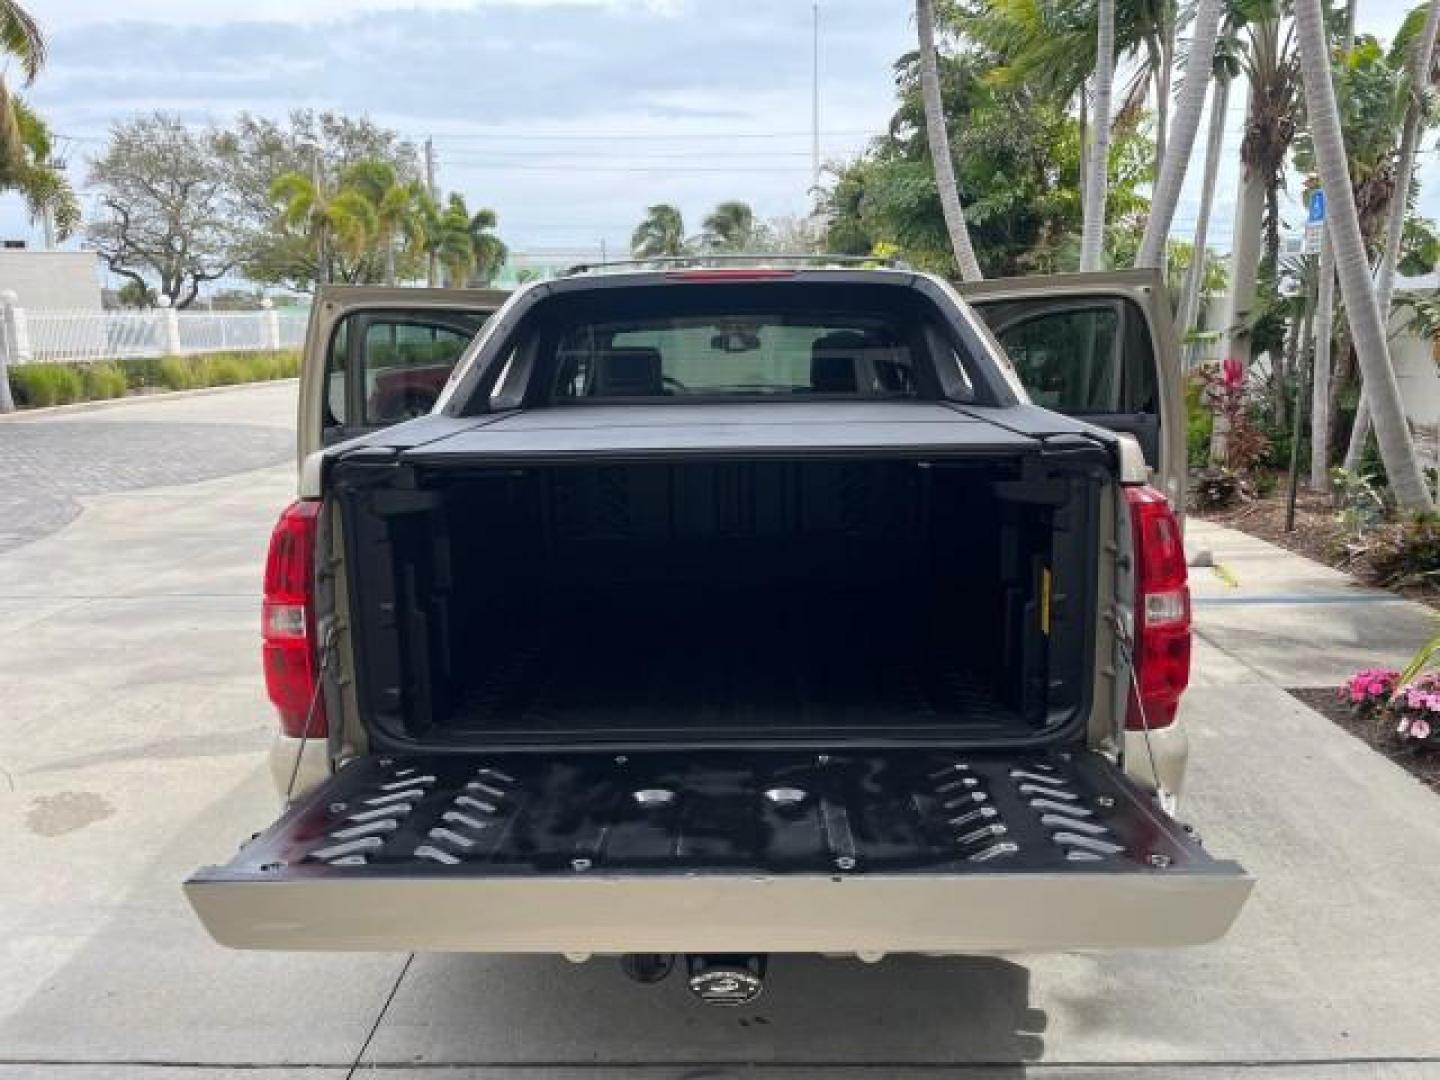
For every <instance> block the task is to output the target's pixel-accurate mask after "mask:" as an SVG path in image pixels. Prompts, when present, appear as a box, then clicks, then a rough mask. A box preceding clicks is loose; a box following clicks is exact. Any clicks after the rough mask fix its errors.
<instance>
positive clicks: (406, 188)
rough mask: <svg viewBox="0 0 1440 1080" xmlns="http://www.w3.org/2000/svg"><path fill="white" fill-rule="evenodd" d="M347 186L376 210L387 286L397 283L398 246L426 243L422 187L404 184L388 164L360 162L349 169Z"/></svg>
mask: <svg viewBox="0 0 1440 1080" xmlns="http://www.w3.org/2000/svg"><path fill="white" fill-rule="evenodd" d="M342 184H343V186H344V187H347V188H352V189H354V190H355V191H358V192H359V193H360V194H361V195H363V196H365V198H366V199H367V200H368V201H369V203H370V206H371V207H372V208H373V209H374V211H375V242H376V244H378V245H379V246H380V249H381V254H382V256H383V258H384V261H385V284H386V285H394V284H395V252H396V247H397V246H399V247H402V248H404V249H405V250H407V251H414V250H416V249H417V248H418V247H419V246H420V244H421V243H422V241H423V231H422V226H421V221H420V213H419V198H420V192H421V190H422V189H421V187H420V184H419V183H418V182H417V181H414V180H411V181H402V180H401V179H400V178H399V177H398V176H397V175H396V172H395V166H393V165H391V164H390V163H389V162H388V161H380V160H375V159H371V160H366V161H357V162H356V163H355V164H353V165H351V166H350V167H349V168H348V169H346V170H345V173H344V176H343V178H342Z"/></svg>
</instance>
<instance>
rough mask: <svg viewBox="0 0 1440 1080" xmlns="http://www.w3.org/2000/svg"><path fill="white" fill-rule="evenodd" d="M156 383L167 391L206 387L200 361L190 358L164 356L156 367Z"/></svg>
mask: <svg viewBox="0 0 1440 1080" xmlns="http://www.w3.org/2000/svg"><path fill="white" fill-rule="evenodd" d="M155 382H156V383H157V384H158V385H160V386H163V387H165V389H167V390H191V389H193V388H195V387H197V386H204V385H205V383H204V382H203V379H202V373H201V369H200V366H199V363H198V361H196V360H194V359H192V358H190V357H188V356H163V357H161V358H160V362H159V363H158V364H156V365H155Z"/></svg>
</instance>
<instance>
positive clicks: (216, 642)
mask: <svg viewBox="0 0 1440 1080" xmlns="http://www.w3.org/2000/svg"><path fill="white" fill-rule="evenodd" d="M293 411H294V390H293V386H290V385H272V386H265V387H261V388H256V389H244V390H235V391H230V392H226V393H222V394H213V395H202V396H196V397H188V398H183V399H178V400H170V401H149V402H144V403H139V404H127V405H124V406H120V407H118V408H115V409H109V410H104V411H96V412H83V413H71V414H64V415H59V416H52V417H47V418H28V419H22V420H18V421H17V420H7V421H0V476H4V477H6V479H5V480H4V481H3V483H4V484H6V485H7V487H6V489H5V491H6V495H7V496H8V498H9V499H10V500H11V503H12V504H13V503H14V501H15V487H14V481H13V478H14V476H15V475H16V472H15V471H14V469H13V468H12V464H11V463H10V462H11V456H13V457H14V458H17V459H18V457H19V455H21V454H23V453H27V452H28V449H27V448H33V447H34V446H36V445H39V444H41V443H42V441H43V444H44V445H46V446H49V447H52V448H55V447H59V448H61V449H58V450H54V453H53V464H52V466H49V467H53V468H55V469H59V470H73V469H74V468H77V467H78V468H85V467H86V463H85V461H84V460H83V458H84V457H85V455H84V454H83V453H79V452H78V451H76V449H75V448H76V446H77V445H78V444H79V443H80V442H82V441H83V442H85V444H86V445H93V444H94V442H95V440H97V439H99V440H101V441H103V442H104V444H105V445H106V446H107V447H109V448H110V453H111V454H112V455H113V456H114V459H115V461H116V462H117V463H118V465H117V467H116V468H115V469H114V471H113V472H114V474H113V475H112V476H110V478H109V479H106V477H105V476H103V475H97V476H93V477H90V478H89V479H86V480H85V481H84V483H83V484H82V483H79V482H78V481H77V480H76V478H75V477H73V476H69V477H68V478H67V483H68V484H69V485H70V486H68V487H67V488H66V493H67V498H71V499H73V500H74V501H75V503H76V506H77V510H78V511H81V512H79V513H78V516H74V515H71V518H70V519H69V520H68V523H66V522H65V521H59V522H58V523H57V521H56V520H55V518H54V516H53V515H51V516H47V517H45V519H44V521H42V522H40V524H38V525H31V526H28V529H29V532H28V533H27V535H26V536H25V537H24V538H22V539H21V540H20V541H18V542H16V543H14V544H13V545H12V546H11V548H10V550H9V551H7V552H5V553H3V554H0V768H3V770H4V771H3V774H0V856H3V860H0V865H3V867H4V871H3V873H0V1080H11V1078H19V1077H39V1078H42V1080H60V1078H64V1080H72V1078H73V1080H79V1078H85V1080H90V1078H97V1077H118V1078H121V1080H140V1078H145V1080H151V1078H155V1077H177V1076H187V1077H188V1076H201V1077H230V1076H235V1077H242V1076H243V1077H251V1076H255V1075H257V1071H256V1070H261V1071H260V1072H259V1073H258V1075H263V1076H266V1077H275V1078H287V1080H288V1078H290V1077H330V1076H337V1077H343V1076H347V1075H351V1074H352V1073H354V1074H356V1075H363V1076H368V1075H377V1076H383V1077H387V1078H399V1077H405V1078H412V1077H432V1076H438V1077H452V1076H453V1077H461V1076H464V1077H485V1078H492V1077H494V1078H499V1077H507V1078H510V1077H526V1078H541V1077H544V1078H558V1077H570V1076H580V1075H584V1076H588V1077H595V1078H600V1077H606V1078H612V1077H613V1078H618V1077H633V1076H641V1077H689V1078H695V1080H698V1078H701V1077H704V1078H707V1080H710V1078H722V1077H731V1076H734V1077H740V1076H745V1077H749V1076H770V1075H774V1076H785V1077H793V1078H802V1077H804V1078H808V1077H817V1078H818V1077H837V1076H848V1075H852V1074H853V1075H857V1076H858V1075H865V1076H885V1077H903V1076H933V1075H944V1074H953V1075H957V1076H965V1077H985V1078H991V1077H1018V1076H1026V1075H1031V1074H1034V1075H1036V1076H1041V1077H1065V1078H1085V1080H1098V1078H1101V1077H1107V1078H1108V1077H1115V1076H1122V1077H1123V1076H1130V1075H1136V1076H1144V1077H1146V1078H1147V1080H1148V1078H1154V1077H1171V1076H1173V1077H1186V1078H1201V1077H1204V1078H1212V1077H1247V1078H1253V1077H1272V1076H1273V1077H1286V1078H1297V1080H1298V1078H1301V1077H1304V1078H1311V1077H1318V1078H1330V1077H1347V1078H1349V1077H1405V1078H1407V1080H1409V1078H1420V1077H1435V1076H1440V1020H1437V1019H1436V1014H1435V1002H1436V1001H1440V964H1437V963H1436V959H1437V957H1440V919H1437V918H1436V915H1435V910H1436V909H1435V904H1436V898H1437V897H1440V800H1437V798H1436V796H1435V795H1434V794H1432V793H1431V792H1428V791H1426V790H1424V789H1423V788H1422V787H1421V786H1420V785H1419V784H1418V783H1416V782H1415V781H1413V780H1412V779H1411V778H1410V777H1409V776H1408V775H1406V774H1405V773H1403V772H1402V771H1401V770H1399V769H1397V768H1396V767H1394V766H1392V765H1390V764H1389V763H1388V762H1386V761H1385V760H1383V759H1382V758H1380V757H1379V756H1377V755H1375V754H1374V753H1372V752H1371V751H1370V750H1369V749H1368V748H1366V747H1365V746H1363V745H1362V744H1360V743H1359V742H1357V741H1355V740H1354V739H1352V738H1351V737H1350V736H1348V735H1347V734H1345V733H1344V732H1343V731H1340V730H1339V729H1337V728H1335V727H1334V726H1333V725H1331V724H1330V723H1329V722H1328V721H1326V720H1324V719H1323V718H1322V717H1320V716H1318V715H1316V714H1315V713H1313V712H1311V711H1309V710H1308V709H1306V708H1304V707H1303V706H1301V705H1300V704H1298V703H1297V702H1296V701H1295V700H1294V699H1293V698H1292V697H1290V696H1289V695H1288V694H1287V693H1286V692H1285V690H1284V687H1287V686H1316V685H1324V684H1327V683H1331V682H1334V681H1336V680H1338V679H1339V678H1340V677H1342V676H1343V675H1344V674H1346V673H1348V671H1349V670H1350V668H1351V667H1353V666H1354V665H1356V664H1358V663H1360V662H1370V661H1372V660H1379V659H1397V658H1399V657H1401V656H1403V655H1404V654H1405V653H1407V652H1408V651H1409V650H1410V648H1411V647H1412V645H1413V643H1414V641H1415V640H1416V639H1417V638H1418V637H1419V636H1420V635H1422V634H1424V633H1427V632H1428V631H1429V625H1430V624H1429V619H1428V615H1427V614H1426V612H1425V611H1424V610H1423V609H1419V608H1416V607H1415V606H1413V605H1409V604H1404V603H1396V602H1394V601H1392V600H1390V599H1389V598H1388V597H1386V596H1384V595H1383V594H1373V593H1368V592H1366V591H1365V590H1360V589H1357V588H1356V587H1355V586H1353V585H1352V584H1351V583H1349V582H1348V580H1347V579H1345V578H1344V577H1343V576H1342V575H1338V574H1334V573H1332V572H1330V571H1327V570H1325V569H1323V568H1320V567H1317V566H1315V565H1314V564H1311V563H1307V562H1305V561H1304V560H1301V559H1298V558H1295V557H1293V556H1289V555H1286V554H1284V553H1281V552H1278V551H1277V549H1274V548H1272V547H1269V546H1268V545H1264V544H1261V543H1259V542H1258V541H1254V540H1250V539H1248V538H1246V537H1243V536H1240V535H1239V534H1236V533H1232V532H1227V531H1224V530H1219V529H1215V528H1212V527H1207V526H1204V525H1203V524H1196V525H1195V527H1194V529H1193V532H1192V542H1197V543H1202V544H1204V545H1208V546H1210V547H1211V548H1213V549H1214V551H1215V554H1216V557H1217V559H1218V560H1219V561H1220V562H1221V563H1223V564H1225V566H1226V568H1227V571H1228V572H1227V574H1226V575H1225V576H1224V577H1222V576H1220V575H1216V574H1214V573H1211V572H1210V571H1198V572H1197V575H1198V576H1197V581H1196V593H1197V613H1198V617H1199V622H1200V632H1201V638H1202V640H1201V642H1200V645H1199V650H1198V664H1197V670H1196V687H1195V689H1194V690H1193V691H1192V692H1191V693H1190V695H1189V697H1188V699H1187V720H1188V723H1189V725H1190V729H1191V736H1192V740H1193V745H1194V754H1193V764H1192V769H1191V774H1190V791H1189V793H1188V796H1187V799H1186V805H1185V816H1186V817H1188V818H1189V819H1190V820H1191V821H1193V822H1194V823H1195V824H1196V826H1197V827H1198V828H1199V830H1200V831H1201V833H1202V834H1204V836H1205V838H1206V840H1207V842H1208V844H1209V846H1210V848H1211V849H1212V850H1214V851H1215V852H1217V853H1220V854H1223V855H1225V856H1229V857H1234V858H1237V859H1239V860H1240V861H1241V862H1243V863H1244V864H1245V865H1246V866H1247V867H1248V868H1249V869H1250V870H1251V871H1252V872H1254V873H1255V874H1256V875H1257V876H1258V878H1259V881H1260V884H1259V886H1258V888H1257V890H1256V893H1255V896H1254V898H1253V899H1252V901H1251V903H1250V905H1249V906H1248V908H1247V909H1246V911H1245V913H1244V914H1243V915H1242V917H1241V920H1240V923H1239V925H1238V926H1237V927H1236V929H1235V930H1234V932H1233V933H1232V934H1231V935H1230V936H1229V937H1228V938H1227V939H1226V940H1225V941H1223V942H1221V943H1219V944H1218V945H1215V946H1212V947H1208V948H1204V949H1198V950H1193V951H1186V952H1170V953H1160V952H1157V953H1142V952H1130V953H1117V954H1109V955H1084V954H1068V955H1058V956H1015V957H1009V958H1006V959H955V960H939V959H920V958H916V959H902V960H897V961H887V962H885V963H882V964H879V965H876V966H865V965H862V964H859V963H857V962H853V961H841V960H823V959H818V958H800V959H788V958H782V959H780V960H778V961H777V962H776V963H775V964H774V966H773V967H772V976H771V979H770V985H769V986H768V988H767V993H766V996H765V997H764V998H763V999H762V1002H761V1003H760V1004H759V1005H758V1006H757V1007H755V1008H753V1009H749V1010H743V1011H737V1012H729V1011H724V1010H717V1009H706V1008H704V1007H702V1006H700V1005H698V1004H696V1003H694V1002H692V1001H691V999H690V998H689V996H688V994H687V993H686V992H685V990H684V988H683V985H682V982H681V980H678V979H672V980H671V981H670V982H669V983H666V984H663V985H661V986H659V987H655V988H645V987H640V986H636V985H634V984H632V983H630V982H628V981H627V980H625V979H624V978H623V977H622V976H621V975H620V974H619V973H618V971H616V970H615V969H614V967H613V966H612V965H610V964H608V963H604V962H593V963H590V964H587V965H583V966H579V967H574V966H571V965H569V964H567V963H566V962H565V961H563V960H559V959H530V958H504V959H490V958H484V957H474V956H417V957H413V958H410V957H405V956H388V955H377V956H370V955H359V956H356V955H348V956H313V955H278V954H258V953H257V954H247V953H236V952H227V951H225V950H222V949H220V948H218V947H217V946H215V945H213V944H212V943H211V942H210V941H209V939H208V938H206V937H205V935H204V934H203V932H202V931H201V930H200V928H199V926H198V925H197V924H196V923H195V921H194V920H193V919H192V917H191V916H190V913H189V910H188V908H187V907H186V905H185V903H184V901H183V899H182V897H181V894H180V889H179V883H180V881H181V880H182V878H184V876H185V875H186V874H187V872H188V871H189V870H191V869H192V868H193V867H195V866H197V865H199V864H201V863H204V862H212V861H223V860H224V859H226V858H227V857H228V855H229V853H230V852H231V851H232V850H233V847H234V845H235V844H236V842H238V841H239V840H241V839H243V838H244V837H246V836H248V835H249V834H250V833H251V832H252V831H254V830H255V829H257V828H259V827H260V826H262V825H264V824H266V823H268V822H269V820H270V819H271V817H272V816H273V812H274V809H275V803H274V797H273V795H272V793H271V791H270V787H269V781H268V779H267V778H266V776H265V773H264V768H263V758H262V754H263V751H264V748H265V746H266V743H267V740H268V738H269V734H270V731H271V719H270V712H269V709H268V707H267V705H266V703H265V701H264V698H263V691H262V689H261V684H260V675H259V669H258V662H257V659H258V658H257V620H258V589H259V574H260V569H261V562H262V558H263V555H264V548H265V542H266V537H267V534H268V531H269V528H270V525H271V523H272V521H273V518H274V515H275V513H276V512H277V510H278V509H279V508H280V507H281V506H282V505H283V504H284V503H285V502H286V501H287V499H288V498H289V496H290V493H291V491H292V488H293V467H292V466H291V464H290V463H289V460H288V457H287V456H286V452H287V448H288V434H287V433H288V431H289V429H290V427H291V425H292V415H293ZM101 425H114V426H113V427H112V428H110V429H109V430H98V429H99V428H100V427H101ZM139 425H146V426H147V429H146V430H143V431H141V429H140V427H139ZM67 426H68V427H69V434H68V435H67V430H66V429H67ZM17 433H18V435H17ZM137 433H138V434H137ZM132 436H133V437H132ZM67 438H69V439H71V440H72V442H71V443H68V444H67V442H66V439H67ZM107 440H108V441H107ZM67 445H68V446H69V448H70V449H69V450H68V451H67V450H65V449H64V448H65V447H66V446H67ZM137 447H139V448H142V449H143V453H139V454H138V457H140V458H145V459H147V460H148V459H151V458H153V456H154V454H155V453H157V450H156V449H155V448H156V447H160V448H163V450H161V451H159V452H162V453H164V454H165V455H166V456H167V457H168V458H169V459H170V463H171V465H174V466H178V465H180V464H182V463H183V464H186V465H187V467H190V468H201V464H202V463H203V465H204V467H205V468H208V469H209V470H210V471H207V472H203V473H202V474H201V475H191V474H187V475H182V476H178V477H177V476H176V475H174V474H173V473H171V472H169V471H168V470H167V469H162V468H156V467H155V466H154V462H153V460H152V461H150V463H149V464H146V462H145V461H139V460H132V459H133V458H136V457H137V452H136V448H137ZM77 453H79V457H80V459H81V460H80V461H79V463H78V465H77V464H76V455H77ZM267 455H268V456H267ZM47 460H52V459H51V458H50V456H49V453H48V452H47V456H46V457H45V458H44V459H42V460H41V461H39V463H38V464H37V463H36V462H35V461H34V460H33V454H32V455H31V460H30V464H29V465H28V466H27V468H28V469H29V470H30V472H29V473H27V475H28V476H29V477H30V478H31V480H30V481H28V482H34V483H43V482H45V476H46V474H45V469H46V468H47V464H46V462H47ZM266 461H273V462H275V464H270V465H266V466H265V467H262V468H256V467H255V466H256V465H257V464H264V463H265V462H266ZM227 462H228V464H227ZM127 463H128V464H127ZM37 469H38V470H39V472H36V471H35V470H37ZM146 470H148V471H146ZM239 470H244V471H239ZM142 474H143V475H142ZM219 474H228V475H219ZM127 477H128V479H126V478H127ZM177 481H187V482H177ZM155 485H163V486H155ZM20 494H21V499H20V501H22V502H23V501H24V496H25V492H23V491H22V492H21V493H20ZM38 517H39V516H38V515H37V520H38ZM16 531H17V532H18V530H16ZM1227 579H1228V580H1227ZM1229 582H1236V583H1237V584H1231V583H1229Z"/></svg>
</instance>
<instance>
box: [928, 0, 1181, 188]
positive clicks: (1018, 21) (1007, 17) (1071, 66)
mask: <svg viewBox="0 0 1440 1080" xmlns="http://www.w3.org/2000/svg"><path fill="white" fill-rule="evenodd" d="M1176 6H1177V5H1176V4H1175V2H1174V0H1125V2H1124V3H1119V4H1116V5H1115V8H1114V15H1115V49H1114V55H1115V57H1116V59H1117V60H1118V61H1120V62H1122V65H1123V66H1126V67H1128V68H1129V69H1130V70H1131V72H1132V74H1131V77H1130V81H1129V82H1128V83H1127V84H1126V85H1125V87H1124V88H1123V89H1122V91H1121V94H1120V99H1121V100H1120V106H1119V108H1118V109H1114V110H1112V116H1111V121H1110V122H1111V128H1112V132H1113V129H1114V127H1115V125H1116V124H1117V123H1119V122H1120V119H1121V118H1122V117H1129V116H1133V115H1134V114H1136V113H1137V112H1138V111H1139V110H1140V109H1141V108H1143V107H1144V104H1145V101H1146V99H1147V97H1148V96H1149V94H1150V93H1151V92H1152V91H1153V92H1154V94H1155V98H1156V102H1157V114H1158V117H1157V119H1158V123H1157V125H1156V139H1155V158H1154V160H1155V174H1156V175H1157V176H1158V175H1159V173H1160V163H1161V161H1162V160H1163V158H1164V156H1165V142H1166V138H1165V137H1166V132H1167V130H1168V127H1169V124H1168V108H1169V101H1170V92H1169V67H1170V64H1169V57H1170V53H1171V52H1172V50H1173V36H1174V35H1173V30H1174V26H1175V23H1176V18H1175V9H1176ZM1099 17H1100V7H1099V6H1098V4H1097V3H1096V0H993V2H991V3H989V4H985V5H983V6H980V5H977V6H976V7H975V8H973V9H972V10H970V11H968V12H963V13H961V14H960V15H958V16H955V17H954V21H955V24H956V25H957V26H958V27H959V29H960V30H961V32H963V33H964V34H965V35H966V36H967V37H969V38H970V39H971V40H973V41H976V42H978V43H979V44H981V45H982V46H984V47H985V49H986V50H988V51H989V52H991V53H994V54H995V55H997V56H999V57H1000V58H1001V60H1002V63H1001V65H1000V67H998V68H996V69H995V70H994V72H993V73H992V74H991V76H990V77H991V78H992V79H993V80H994V81H995V82H996V83H998V84H1000V85H1004V86H1019V85H1024V86H1027V87H1030V88H1032V89H1033V90H1035V91H1036V92H1038V93H1042V94H1045V95H1046V96H1048V97H1051V98H1052V99H1053V100H1055V101H1057V102H1059V103H1062V104H1066V105H1068V104H1069V103H1070V102H1072V101H1074V100H1076V99H1077V98H1078V99H1079V102H1080V112H1081V127H1082V128H1083V127H1084V126H1085V124H1084V116H1085V104H1086V94H1085V83H1086V81H1087V80H1088V79H1089V78H1090V77H1091V75H1092V74H1094V73H1095V72H1096V71H1097V70H1098V67H1099V65H1098V59H1099V55H1098V49H1099V38H1100V34H1099ZM1097 89H1098V88H1097ZM1099 112H1100V110H1099V108H1098V106H1097V108H1096V113H1097V115H1098V113H1099ZM1101 175H1102V176H1103V175H1104V174H1101Z"/></svg>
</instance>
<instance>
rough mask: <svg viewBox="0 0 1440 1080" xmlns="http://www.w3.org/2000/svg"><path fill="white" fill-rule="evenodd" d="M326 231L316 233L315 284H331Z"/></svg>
mask: <svg viewBox="0 0 1440 1080" xmlns="http://www.w3.org/2000/svg"><path fill="white" fill-rule="evenodd" d="M328 248H329V245H328V244H326V243H325V233H324V231H323V230H322V231H320V232H317V233H316V234H315V284H316V285H328V284H330V252H329V250H328Z"/></svg>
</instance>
